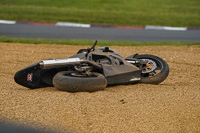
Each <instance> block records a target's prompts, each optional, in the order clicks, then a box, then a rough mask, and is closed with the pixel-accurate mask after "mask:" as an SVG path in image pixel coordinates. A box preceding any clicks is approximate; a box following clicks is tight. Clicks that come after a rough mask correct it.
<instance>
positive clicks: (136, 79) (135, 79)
mask: <svg viewBox="0 0 200 133" xmlns="http://www.w3.org/2000/svg"><path fill="white" fill-rule="evenodd" d="M138 80H140V78H132V79H131V80H130V81H138Z"/></svg>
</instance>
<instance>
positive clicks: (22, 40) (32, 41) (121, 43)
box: [0, 36, 200, 46]
mask: <svg viewBox="0 0 200 133" xmlns="http://www.w3.org/2000/svg"><path fill="white" fill-rule="evenodd" d="M94 41H95V40H62V39H59V40H58V39H38V38H37V39H32V38H14V37H4V36H3V37H0V42H4V43H26V44H59V45H83V46H88V45H89V46H90V45H92V44H93V43H94ZM98 45H99V46H190V45H200V42H128V41H102V40H99V41H98Z"/></svg>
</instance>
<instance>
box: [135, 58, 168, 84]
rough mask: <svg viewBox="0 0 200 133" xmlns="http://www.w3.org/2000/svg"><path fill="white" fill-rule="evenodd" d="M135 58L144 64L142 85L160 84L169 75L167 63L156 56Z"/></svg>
mask: <svg viewBox="0 0 200 133" xmlns="http://www.w3.org/2000/svg"><path fill="white" fill-rule="evenodd" d="M134 58H136V59H140V60H142V61H143V62H144V64H143V65H142V73H141V80H140V83H146V84H159V83H161V82H162V81H164V80H165V79H166V78H167V76H168V74H169V66H168V64H167V62H166V61H164V60H163V59H161V58H160V57H157V56H154V55H136V56H135V57H134Z"/></svg>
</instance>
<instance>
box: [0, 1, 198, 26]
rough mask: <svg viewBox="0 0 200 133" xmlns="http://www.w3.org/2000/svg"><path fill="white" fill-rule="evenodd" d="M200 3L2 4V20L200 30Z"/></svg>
mask: <svg viewBox="0 0 200 133" xmlns="http://www.w3.org/2000/svg"><path fill="white" fill-rule="evenodd" d="M199 14H200V0H163V1H161V0H150V1H147V0H82V1H81V0H55V1H52V0H0V19H6V20H18V21H36V22H52V23H55V22H58V21H64V22H76V23H89V24H108V25H127V26H145V25H162V26H200V15H199Z"/></svg>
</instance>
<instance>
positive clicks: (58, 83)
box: [53, 71, 107, 92]
mask: <svg viewBox="0 0 200 133" xmlns="http://www.w3.org/2000/svg"><path fill="white" fill-rule="evenodd" d="M53 85H54V86H55V87H56V88H57V89H58V90H61V91H69V92H80V91H88V92H92V91H98V90H103V89H105V88H106V86H107V80H106V78H105V77H104V76H103V75H102V74H100V73H95V72H92V73H90V75H82V74H77V73H76V72H74V71H62V72H58V73H57V74H56V75H55V76H54V77H53Z"/></svg>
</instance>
